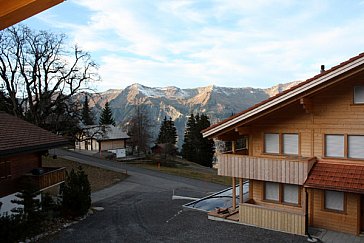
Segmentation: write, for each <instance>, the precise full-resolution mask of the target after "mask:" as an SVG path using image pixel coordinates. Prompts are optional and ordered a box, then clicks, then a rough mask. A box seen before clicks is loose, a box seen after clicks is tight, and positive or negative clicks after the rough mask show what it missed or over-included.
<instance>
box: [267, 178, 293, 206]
mask: <svg viewBox="0 0 364 243" xmlns="http://www.w3.org/2000/svg"><path fill="white" fill-rule="evenodd" d="M299 193H300V190H299V186H298V185H293V184H280V183H276V182H265V183H264V199H265V200H267V201H274V202H277V203H285V204H295V205H299V201H300V199H299V198H300V197H299Z"/></svg>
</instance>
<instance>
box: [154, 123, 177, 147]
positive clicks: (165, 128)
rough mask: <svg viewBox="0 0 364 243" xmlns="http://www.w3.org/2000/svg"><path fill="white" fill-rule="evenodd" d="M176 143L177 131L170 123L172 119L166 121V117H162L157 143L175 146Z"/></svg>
mask: <svg viewBox="0 0 364 243" xmlns="http://www.w3.org/2000/svg"><path fill="white" fill-rule="evenodd" d="M176 142H177V129H176V127H175V125H174V122H173V121H172V118H169V120H167V117H164V120H163V122H162V125H161V127H160V130H159V134H158V139H157V143H169V144H172V145H175V144H176Z"/></svg>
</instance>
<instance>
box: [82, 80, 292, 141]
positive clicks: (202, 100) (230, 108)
mask: <svg viewBox="0 0 364 243" xmlns="http://www.w3.org/2000/svg"><path fill="white" fill-rule="evenodd" d="M297 83H298V82H291V83H288V84H279V85H276V86H273V87H271V88H268V89H255V88H249V87H247V88H226V87H218V86H214V85H211V86H206V87H199V88H194V89H180V88H178V87H174V86H172V87H163V88H152V87H147V86H143V85H140V84H133V85H130V86H128V87H126V88H125V89H122V90H121V89H120V90H118V89H112V90H108V91H106V92H102V93H99V94H93V95H92V98H91V99H90V104H89V105H90V107H92V109H93V111H94V112H95V114H96V117H98V116H99V114H100V111H101V109H102V108H103V107H104V105H105V103H106V101H108V102H109V103H110V107H111V109H112V111H113V114H114V118H115V120H116V122H117V124H120V125H124V124H127V122H128V121H129V120H130V118H131V116H132V115H133V114H134V112H135V111H136V109H137V107H138V106H139V108H140V109H143V110H145V111H146V112H148V113H149V115H150V118H151V121H152V123H153V125H154V128H153V132H154V134H155V136H157V134H158V131H159V126H160V123H161V121H162V120H163V118H164V117H165V116H167V117H171V118H172V120H174V122H175V125H176V128H177V132H178V145H179V147H180V146H181V145H182V141H183V134H184V129H185V124H186V121H187V119H188V116H189V115H190V114H191V113H194V114H196V113H205V114H207V115H208V116H209V117H210V121H211V123H212V124H213V123H216V122H217V121H220V120H222V119H225V118H227V117H229V116H231V115H232V114H234V113H237V112H240V111H242V110H244V109H247V108H249V107H250V106H252V105H254V104H256V103H258V102H260V101H262V100H264V99H267V98H269V97H271V96H273V95H275V94H277V93H279V92H281V91H283V90H285V89H287V88H290V87H292V86H293V85H295V84H297ZM80 99H82V97H80Z"/></svg>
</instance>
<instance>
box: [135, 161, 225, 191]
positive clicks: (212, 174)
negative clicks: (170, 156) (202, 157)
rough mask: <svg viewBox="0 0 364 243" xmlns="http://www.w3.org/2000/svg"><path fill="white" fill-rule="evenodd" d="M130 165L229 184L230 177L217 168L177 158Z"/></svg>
mask: <svg viewBox="0 0 364 243" xmlns="http://www.w3.org/2000/svg"><path fill="white" fill-rule="evenodd" d="M130 165H133V166H136V167H141V168H145V169H150V170H156V171H160V172H163V173H167V174H173V175H178V176H183V177H187V178H192V179H198V180H202V181H208V182H213V183H217V184H222V185H227V186H231V178H230V177H225V176H219V175H217V170H216V169H213V168H207V167H204V166H201V165H198V164H196V163H193V162H189V161H185V160H181V159H178V160H177V161H176V160H170V161H168V163H161V164H160V166H159V167H158V163H157V161H156V160H152V162H145V163H130Z"/></svg>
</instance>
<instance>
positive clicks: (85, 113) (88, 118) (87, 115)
mask: <svg viewBox="0 0 364 243" xmlns="http://www.w3.org/2000/svg"><path fill="white" fill-rule="evenodd" d="M82 122H83V124H85V125H94V119H93V116H92V113H91V111H90V107H89V106H88V98H87V95H86V96H85V101H84V103H83V108H82Z"/></svg>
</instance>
